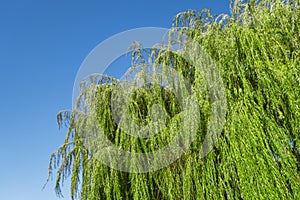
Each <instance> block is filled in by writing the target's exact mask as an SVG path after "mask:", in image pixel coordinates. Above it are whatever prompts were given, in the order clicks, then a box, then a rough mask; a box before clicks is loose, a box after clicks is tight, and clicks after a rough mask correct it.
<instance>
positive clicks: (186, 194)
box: [49, 0, 300, 200]
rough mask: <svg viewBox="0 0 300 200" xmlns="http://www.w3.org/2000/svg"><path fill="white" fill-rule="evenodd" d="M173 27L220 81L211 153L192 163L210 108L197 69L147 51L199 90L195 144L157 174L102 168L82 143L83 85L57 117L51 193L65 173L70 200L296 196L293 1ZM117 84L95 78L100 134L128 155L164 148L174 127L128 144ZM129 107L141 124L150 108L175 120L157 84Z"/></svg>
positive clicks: (296, 17) (299, 53)
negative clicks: (221, 121)
mask: <svg viewBox="0 0 300 200" xmlns="http://www.w3.org/2000/svg"><path fill="white" fill-rule="evenodd" d="M173 26H174V27H185V29H184V32H185V34H187V35H189V36H190V37H191V38H193V39H194V40H196V41H197V42H199V44H201V45H202V47H203V49H205V51H206V52H208V54H209V55H210V56H211V58H212V59H213V60H214V61H215V63H216V64H217V66H218V70H219V72H220V75H221V77H222V80H223V83H224V87H225V92H226V97H227V108H228V109H227V113H226V123H225V126H224V128H223V130H222V133H221V136H220V137H219V139H218V141H217V143H216V145H215V147H214V149H213V150H212V151H211V152H210V153H209V154H208V155H207V156H206V157H205V158H200V157H199V147H200V146H201V142H202V141H203V137H204V134H205V133H206V132H207V123H208V122H209V120H210V106H211V105H210V98H209V95H208V93H205V91H203V89H202V88H203V81H202V79H201V76H200V75H199V74H198V73H200V72H198V71H197V70H196V69H194V68H193V65H189V63H187V62H186V61H185V60H184V59H182V58H180V57H178V56H176V55H175V54H172V53H168V52H163V51H156V50H155V49H152V50H151V51H150V56H152V58H154V59H155V60H156V62H158V63H160V64H161V65H162V66H167V67H168V66H170V64H172V66H173V67H174V68H176V70H177V71H180V72H181V73H182V74H183V75H184V76H185V78H187V79H188V80H189V81H190V82H191V83H192V86H193V89H194V90H195V91H196V93H197V98H198V102H199V104H200V108H201V112H200V114H199V115H200V119H201V120H200V121H199V125H200V126H199V130H198V132H197V133H198V134H197V141H195V142H193V144H192V145H191V147H190V148H189V149H187V150H186V152H185V153H184V155H183V156H182V157H181V158H180V159H178V160H177V161H176V162H175V163H173V164H171V165H170V166H168V167H166V168H163V169H161V170H158V171H155V172H149V173H126V172H121V171H117V170H114V169H111V168H109V167H107V166H106V165H104V164H102V163H101V162H99V161H98V160H97V159H95V158H94V157H93V156H92V152H90V151H89V149H88V148H86V146H85V141H86V140H85V137H84V135H85V133H84V131H85V130H87V127H88V123H86V121H85V120H84V119H85V116H83V114H81V113H84V109H85V107H84V106H82V104H84V101H82V99H83V98H82V97H86V95H87V94H86V93H85V91H88V88H90V86H91V84H89V85H87V86H86V87H85V89H83V90H82V91H83V92H82V95H81V97H79V99H78V104H77V107H76V108H77V109H74V110H73V111H63V112H60V113H59V114H58V122H59V124H60V125H62V124H63V123H65V122H68V124H67V125H68V127H69V131H68V133H67V136H66V140H65V142H64V144H63V145H62V146H61V147H60V148H59V149H58V150H57V152H55V153H54V154H53V155H52V156H51V161H50V171H49V172H50V174H51V173H52V172H53V170H54V169H53V168H56V169H57V170H56V173H57V180H56V191H57V193H58V194H59V195H60V194H61V190H60V189H61V183H62V182H63V181H64V180H65V179H66V178H67V177H68V176H69V175H70V176H71V195H72V198H74V199H75V198H80V199H88V200H96V199H136V200H137V199H253V198H255V199H256V198H257V199H300V153H299V152H300V151H299V147H298V145H299V142H300V3H299V0H286V1H280V0H259V1H254V0H251V1H241V0H236V1H232V2H231V15H230V16H229V15H225V14H222V15H218V16H211V15H210V12H209V10H203V11H201V12H197V11H193V10H189V11H186V12H183V13H179V14H178V15H177V16H176V17H175V18H174V21H173ZM153 52H154V53H153ZM142 55H143V53H141V52H138V51H133V60H134V63H135V64H136V65H138V64H139V63H141V62H143V61H144V60H143V59H142ZM153 55H154V56H153ZM91 82H95V81H91ZM116 82H117V80H115V79H113V78H111V77H105V76H103V77H101V78H100V79H97V84H94V86H95V85H96V90H97V93H96V96H95V97H94V98H93V103H92V105H93V106H95V110H96V113H97V116H98V117H97V121H98V123H99V126H101V128H102V129H103V130H104V132H105V134H106V136H107V137H108V138H109V139H110V140H111V141H112V142H114V144H115V145H118V146H120V147H121V148H123V149H127V150H131V151H136V152H149V151H155V150H156V149H159V148H160V147H162V146H164V145H166V144H167V143H168V142H169V141H170V140H171V139H172V137H173V136H174V134H175V133H176V127H175V128H174V126H171V125H169V126H167V127H166V128H165V129H164V130H162V131H161V132H160V134H158V135H157V136H155V137H153V138H151V139H140V138H133V137H130V136H128V135H127V134H126V133H124V132H122V131H121V130H120V129H119V128H118V126H117V125H116V123H115V122H114V120H113V116H112V111H111V105H110V103H111V98H112V93H113V91H114V87H113V86H114V83H116ZM131 102H132V103H131V104H130V106H131V109H130V110H131V114H132V116H133V118H134V119H135V120H136V121H137V123H140V124H142V123H145V122H147V120H148V118H147V113H149V109H148V108H149V107H150V106H151V105H153V104H155V103H160V104H163V105H164V106H165V109H166V111H167V113H168V118H167V119H166V120H167V121H168V123H169V124H172V123H173V122H174V120H175V121H176V118H178V116H179V115H180V106H179V103H178V101H177V100H176V98H175V97H174V95H172V93H170V92H168V91H167V90H165V89H164V88H162V87H159V86H157V85H156V86H155V85H152V86H149V87H144V88H139V89H137V90H136V91H135V92H134V95H132V101H131ZM89 103H91V102H89ZM89 105H91V104H89ZM80 109H81V110H80ZM79 110H80V111H79ZM173 129H174V130H173Z"/></svg>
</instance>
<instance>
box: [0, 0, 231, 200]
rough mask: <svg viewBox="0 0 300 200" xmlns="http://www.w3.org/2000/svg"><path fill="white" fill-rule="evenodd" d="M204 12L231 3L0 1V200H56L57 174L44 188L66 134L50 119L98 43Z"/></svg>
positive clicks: (63, 105) (67, 104) (223, 9)
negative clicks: (186, 14) (189, 13)
mask: <svg viewBox="0 0 300 200" xmlns="http://www.w3.org/2000/svg"><path fill="white" fill-rule="evenodd" d="M203 8H211V9H212V13H214V14H217V13H229V0H206V1H204V0H198V1H196V0H168V1H166V0H160V1H159V0H151V1H144V0H139V1H137V0H127V1H126V0H125V1H124V0H113V1H110V0H106V1H100V0H99V1H93V0H90V1H82V0H81V1H79V0H78V1H74V0H73V1H71V0H51V1H50V0H47V1H41V0H39V1H37V0H35V1H28V0H23V1H21V0H20V1H16V0H10V1H3V0H1V1H0V75H1V77H0V95H1V96H0V106H1V109H0V135H1V139H0V199H1V200H55V199H58V197H56V195H55V192H54V183H55V178H56V177H55V176H53V181H50V182H49V183H48V184H47V186H46V188H45V189H44V190H42V187H43V184H44V183H45V181H46V178H47V173H48V163H49V157H50V155H51V153H52V152H53V151H55V149H56V148H57V147H58V146H60V145H61V144H62V143H63V140H64V137H65V133H66V129H62V130H60V131H59V130H58V126H57V123H56V114H57V112H58V111H60V110H65V109H71V108H72V90H73V83H74V79H75V76H76V73H77V70H78V69H79V67H80V64H81V62H82V61H83V60H84V58H85V57H86V56H87V55H88V53H89V52H90V51H91V50H92V49H93V48H94V47H95V46H96V45H97V44H99V43H100V42H101V41H103V40H105V39H107V38H109V37H110V36H112V35H114V34H117V33H119V32H122V31H126V30H128V29H133V28H138V27H147V26H151V27H164V28H170V26H171V23H172V19H173V17H174V16H175V15H176V14H177V13H178V12H182V11H185V10H187V9H196V10H202V9H203ZM68 186H69V185H68V182H66V184H65V187H64V189H63V193H64V196H65V198H64V199H70V196H69V189H68Z"/></svg>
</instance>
